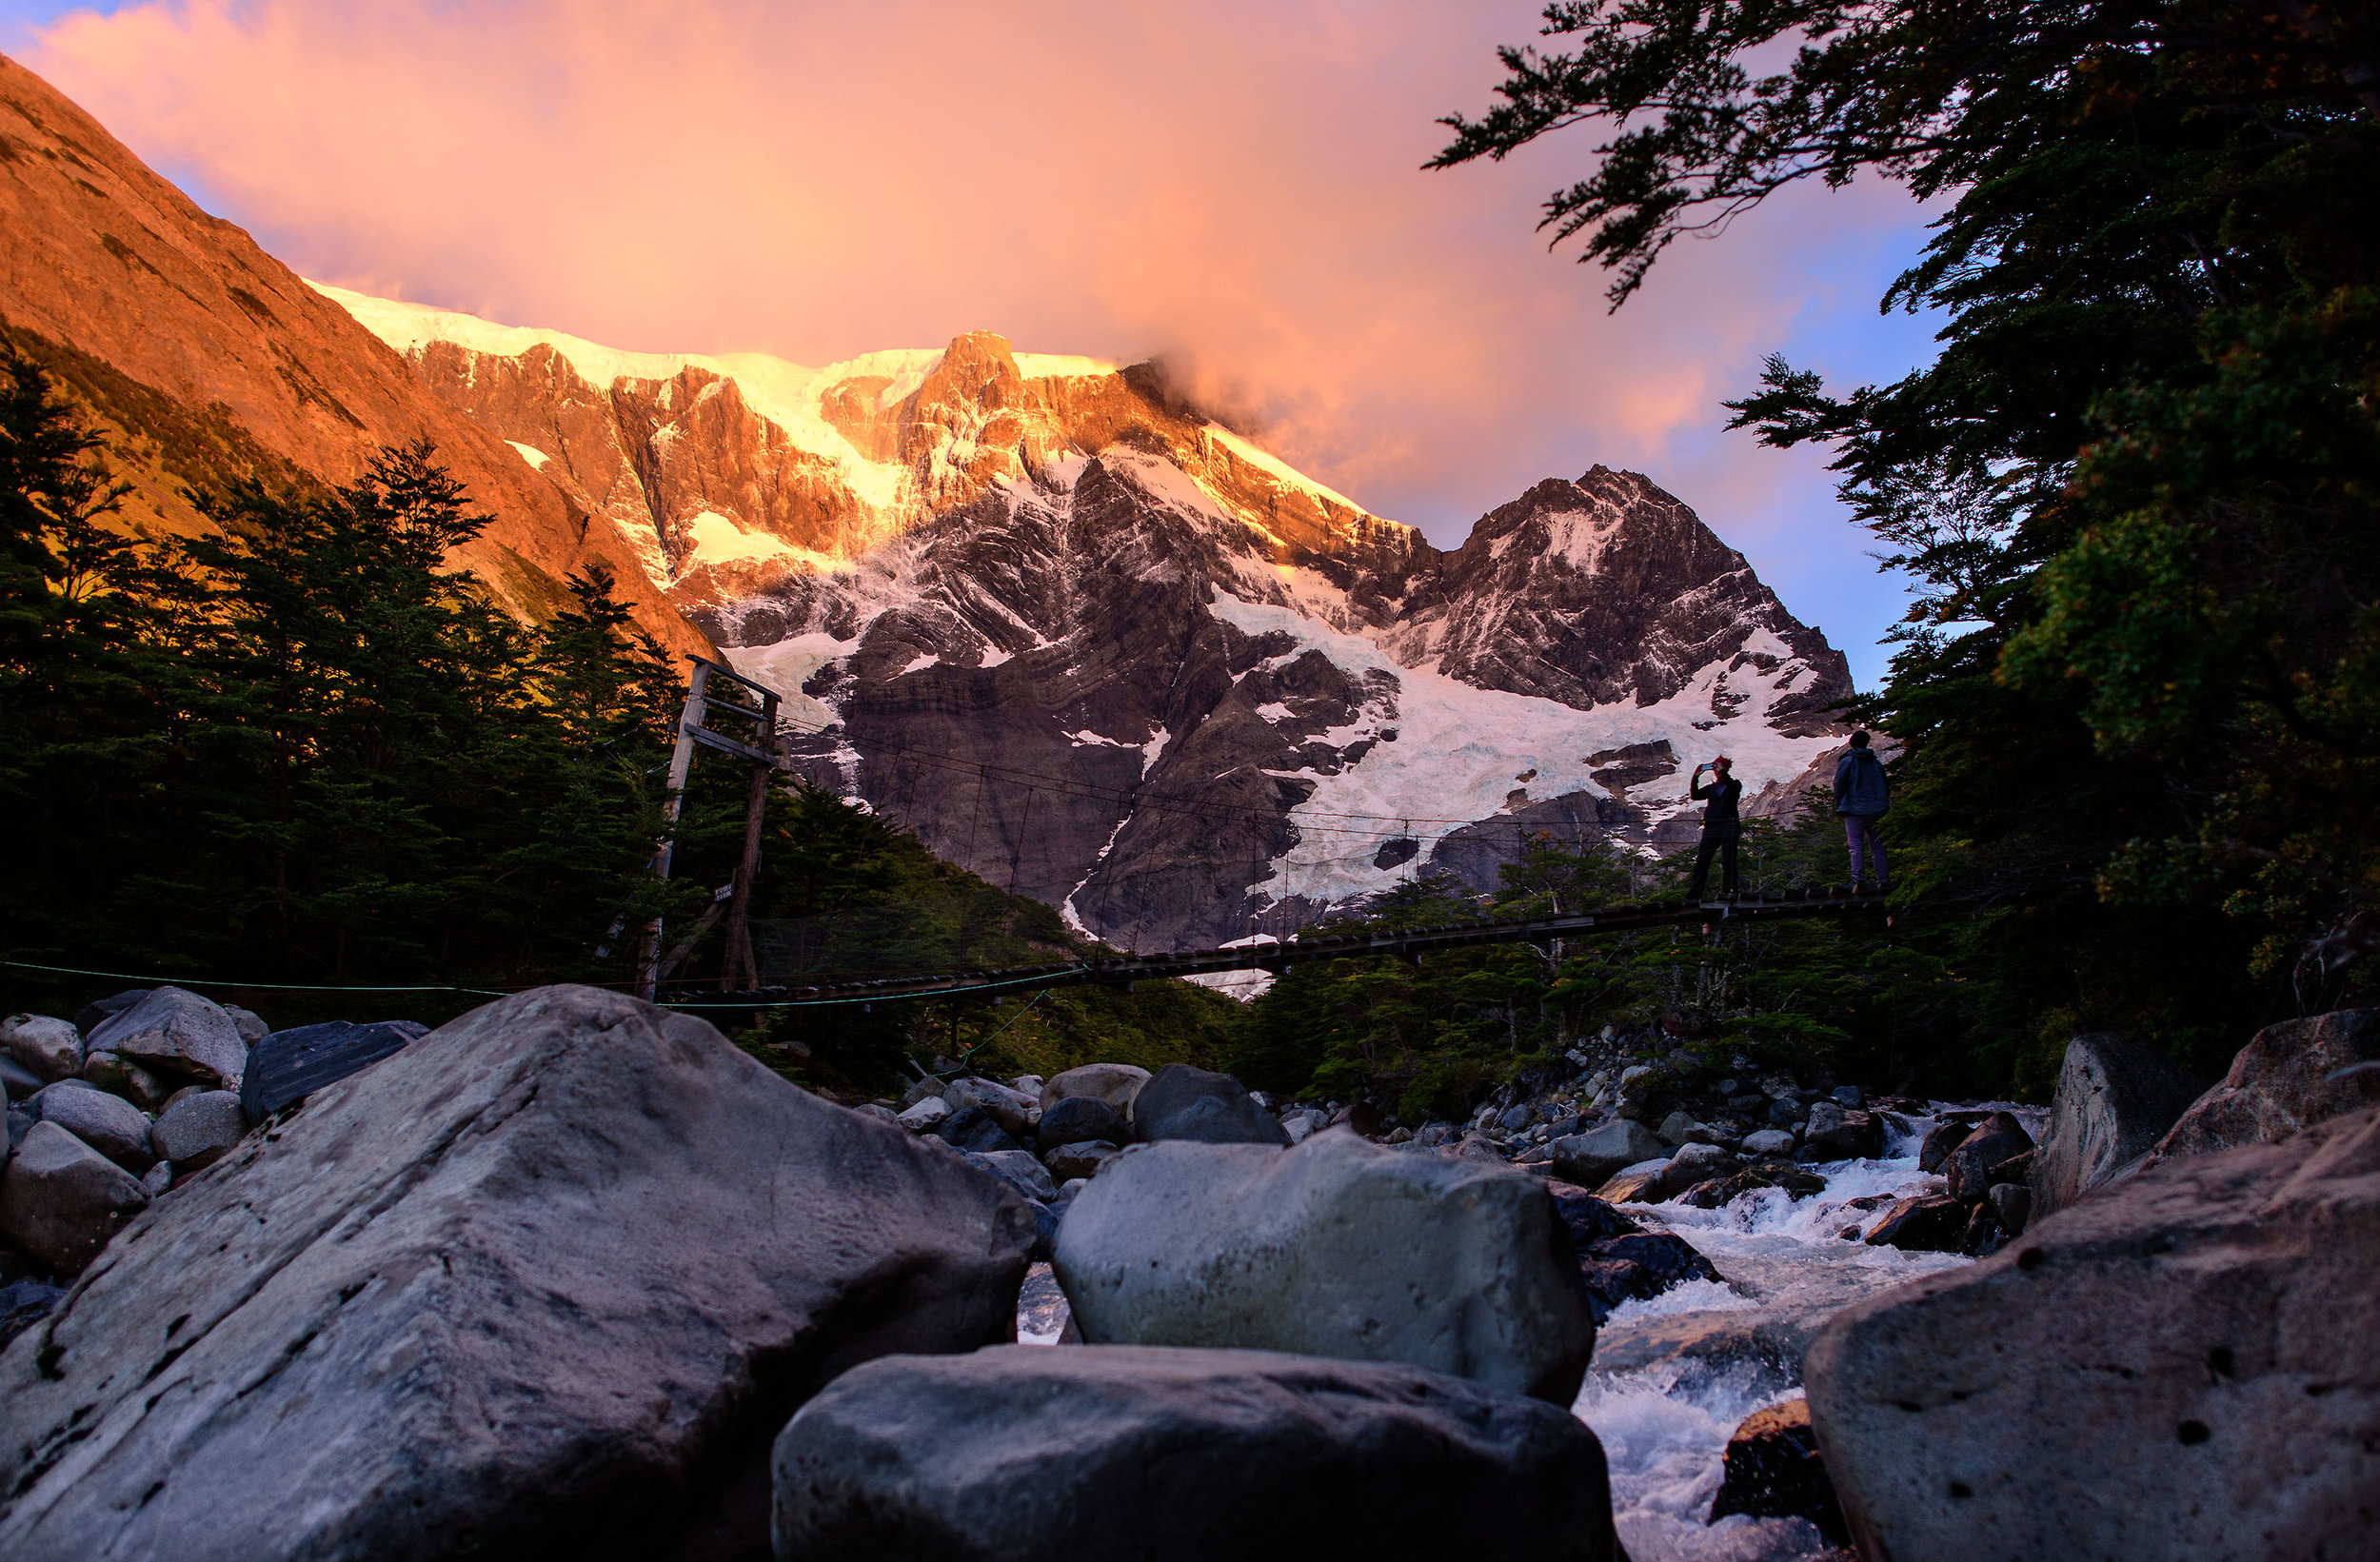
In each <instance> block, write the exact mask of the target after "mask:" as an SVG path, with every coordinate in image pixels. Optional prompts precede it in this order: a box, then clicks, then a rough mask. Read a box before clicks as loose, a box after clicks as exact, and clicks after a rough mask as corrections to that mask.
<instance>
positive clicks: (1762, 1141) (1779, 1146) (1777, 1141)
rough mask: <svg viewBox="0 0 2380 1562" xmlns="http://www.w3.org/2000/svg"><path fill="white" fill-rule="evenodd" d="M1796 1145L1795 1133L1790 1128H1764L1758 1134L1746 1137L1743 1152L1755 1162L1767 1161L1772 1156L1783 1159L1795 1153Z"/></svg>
mask: <svg viewBox="0 0 2380 1562" xmlns="http://www.w3.org/2000/svg"><path fill="white" fill-rule="evenodd" d="M1795 1143H1796V1141H1795V1138H1794V1131H1793V1130H1792V1129H1790V1128H1763V1129H1761V1130H1760V1131H1759V1132H1758V1133H1755V1134H1746V1135H1745V1136H1744V1142H1743V1152H1744V1154H1745V1155H1746V1156H1749V1157H1752V1158H1753V1159H1755V1160H1765V1159H1767V1158H1769V1157H1772V1156H1774V1157H1786V1156H1790V1155H1792V1154H1793V1153H1794V1148H1795Z"/></svg>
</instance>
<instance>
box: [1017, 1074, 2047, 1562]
mask: <svg viewBox="0 0 2380 1562" xmlns="http://www.w3.org/2000/svg"><path fill="white" fill-rule="evenodd" d="M1952 1104H1953V1103H1949V1102H1937V1103H1935V1108H1936V1110H1937V1111H1939V1110H1947V1109H1948V1108H1949V1107H1950V1106H1951V1105H1952ZM1956 1104H1957V1105H1959V1106H1961V1107H1968V1106H1969V1103H1965V1102H1960V1103H1956ZM1982 1105H1983V1106H1984V1107H1985V1108H2001V1109H2005V1110H2008V1111H2012V1112H2013V1113H2015V1114H2016V1116H2017V1117H2018V1118H2019V1119H2020V1120H2021V1121H2022V1122H2023V1123H2024V1125H2025V1129H2026V1131H2027V1132H2028V1133H2030V1134H2032V1135H2033V1137H2035V1138H2036V1139H2038V1138H2039V1137H2040V1135H2041V1130H2042V1128H2043V1126H2044V1121H2045V1119H2046V1117H2047V1116H2048V1114H2047V1113H2046V1112H2045V1111H2044V1110H2043V1109H2041V1108H2038V1107H2020V1106H2014V1105H2012V1104H2010V1103H2008V1102H2003V1101H1993V1102H1985V1103H1982ZM1969 1109H1971V1110H1972V1109H1973V1108H1969ZM1906 1120H1907V1121H1908V1123H1909V1131H1908V1132H1905V1133H1904V1132H1899V1131H1893V1132H1890V1133H1889V1134H1888V1137H1887V1140H1886V1144H1885V1154H1884V1156H1883V1157H1881V1158H1878V1159H1874V1160H1866V1159H1860V1160H1844V1161H1828V1162H1821V1163H1819V1164H1817V1165H1815V1166H1813V1167H1811V1168H1810V1170H1812V1171H1814V1172H1815V1173H1817V1174H1818V1175H1820V1176H1824V1177H1825V1178H1826V1188H1825V1190H1824V1191H1823V1192H1821V1193H1818V1194H1815V1195H1813V1196H1809V1197H1807V1198H1803V1199H1799V1200H1793V1199H1789V1198H1788V1197H1787V1196H1786V1195H1785V1193H1784V1192H1783V1191H1782V1190H1781V1189H1775V1188H1764V1189H1758V1190H1755V1191H1754V1192H1752V1193H1748V1194H1745V1195H1743V1196H1741V1197H1739V1198H1736V1199H1735V1200H1734V1201H1733V1202H1731V1203H1729V1204H1727V1205H1724V1206H1722V1207H1721V1208H1719V1209H1716V1210H1698V1209H1695V1208H1694V1207H1692V1206H1691V1205H1683V1204H1653V1205H1646V1204H1629V1205H1623V1206H1621V1207H1622V1208H1623V1209H1625V1210H1626V1211H1627V1212H1628V1214H1630V1215H1631V1216H1635V1217H1636V1218H1637V1219H1638V1220H1640V1221H1642V1222H1643V1223H1644V1224H1645V1225H1646V1226H1647V1227H1648V1228H1655V1229H1662V1230H1667V1231H1672V1232H1675V1233H1676V1234H1677V1235H1678V1236H1682V1237H1684V1238H1685V1239H1686V1240H1687V1241H1689V1242H1692V1243H1693V1244H1694V1245H1695V1246H1696V1248H1698V1249H1700V1250H1701V1252H1702V1254H1703V1255H1704V1256H1706V1257H1708V1258H1709V1259H1710V1260H1711V1263H1712V1266H1713V1267H1714V1268H1716V1270H1717V1271H1718V1272H1719V1274H1720V1275H1722V1276H1724V1280H1723V1281H1720V1282H1714V1281H1710V1280H1694V1281H1690V1282H1688V1283H1687V1284H1684V1285H1681V1286H1676V1287H1674V1288H1672V1289H1671V1290H1669V1291H1666V1292H1664V1293H1662V1294H1661V1295H1658V1296H1656V1297H1654V1298H1653V1299H1651V1300H1650V1301H1641V1302H1628V1303H1625V1304H1623V1305H1622V1306H1620V1307H1619V1308H1618V1309H1616V1311H1615V1312H1614V1313H1613V1314H1612V1315H1611V1317H1610V1318H1609V1319H1607V1320H1606V1321H1605V1322H1604V1324H1603V1327H1602V1328H1601V1329H1600V1330H1598V1331H1597V1335H1596V1345H1595V1357H1594V1361H1593V1363H1592V1365H1591V1366H1590V1368H1589V1370H1588V1373H1587V1378H1586V1382H1585V1383H1584V1384H1583V1385H1582V1386H1581V1387H1580V1389H1579V1392H1578V1397H1577V1401H1576V1402H1575V1403H1574V1404H1573V1405H1572V1407H1571V1408H1572V1412H1573V1414H1576V1415H1577V1417H1578V1418H1579V1419H1580V1420H1582V1421H1584V1422H1586V1423H1587V1425H1589V1426H1590V1427H1593V1428H1594V1429H1595V1433H1596V1435H1597V1438H1599V1439H1600V1440H1601V1441H1602V1444H1603V1453H1604V1457H1605V1459H1606V1460H1607V1461H1608V1463H1609V1466H1610V1469H1611V1481H1612V1513H1613V1517H1614V1519H1615V1521H1616V1524H1617V1527H1618V1530H1619V1537H1620V1541H1621V1544H1623V1545H1624V1546H1625V1547H1626V1548H1627V1550H1628V1555H1629V1557H1630V1558H1631V1562H1801V1559H1806V1558H1828V1559H1833V1558H1837V1557H1843V1558H1848V1557H1849V1556H1850V1555H1851V1553H1850V1552H1843V1551H1837V1550H1836V1549H1835V1548H1833V1547H1832V1546H1830V1545H1829V1543H1828V1542H1827V1540H1826V1539H1825V1537H1824V1536H1822V1535H1821V1534H1820V1533H1819V1532H1818V1531H1817V1529H1816V1527H1815V1526H1814V1525H1812V1524H1810V1523H1808V1522H1807V1521H1805V1520H1802V1519H1798V1518H1752V1517H1749V1516H1745V1515H1742V1514H1737V1515H1733V1516H1731V1517H1728V1518H1724V1519H1721V1520H1720V1521H1719V1522H1717V1523H1716V1524H1706V1523H1705V1522H1704V1516H1705V1515H1706V1514H1708V1513H1710V1511H1711V1498H1712V1497H1713V1495H1714V1494H1716V1493H1717V1491H1718V1487H1719V1475H1720V1463H1721V1458H1722V1455H1723V1454H1724V1453H1725V1451H1726V1448H1727V1439H1728V1438H1729V1436H1730V1435H1732V1434H1733V1433H1734V1432H1735V1428H1736V1427H1737V1426H1738V1425H1739V1424H1741V1422H1742V1421H1743V1419H1744V1417H1745V1416H1747V1415H1750V1414H1752V1413H1753V1412H1754V1411H1756V1410H1759V1409H1761V1408H1763V1407H1765V1406H1768V1405H1774V1404H1776V1403H1779V1402H1781V1401H1783V1400H1788V1399H1795V1398H1798V1397H1800V1395H1801V1392H1802V1388H1801V1373H1800V1360H1801V1353H1802V1349H1803V1347H1804V1346H1806V1345H1807V1344H1808V1342H1809V1339H1810V1336H1811V1335H1813V1334H1814V1333H1815V1332H1816V1330H1817V1327H1818V1325H1820V1324H1821V1323H1823V1322H1824V1321H1825V1320H1826V1319H1827V1317H1828V1316H1829V1315H1832V1314H1833V1313H1835V1311H1836V1310H1837V1309H1840V1308H1842V1307H1845V1306H1848V1305H1849V1304H1851V1303H1852V1302H1854V1301H1857V1300H1859V1299H1861V1298H1862V1297H1865V1296H1869V1295H1874V1294H1875V1293H1876V1292H1879V1291H1883V1290H1886V1289H1889V1288H1890V1287H1893V1286H1895V1285H1899V1284H1901V1283H1902V1282H1903V1281H1906V1280H1913V1279H1915V1278H1917V1277H1919V1276H1920V1275H1936V1274H1940V1273H1942V1272H1943V1271H1946V1270H1953V1269H1960V1268H1963V1267H1965V1266H1966V1265H1968V1264H1970V1263H1972V1262H1973V1259H1970V1258H1964V1257H1961V1256H1958V1255H1956V1254H1949V1253H1903V1252H1900V1251H1899V1250H1897V1249H1894V1248H1884V1247H1870V1246H1868V1245H1867V1244H1866V1243H1865V1242H1861V1241H1857V1240H1845V1239H1844V1238H1843V1237H1842V1236H1840V1235H1839V1234H1840V1233H1841V1231H1842V1230H1843V1228H1845V1227H1846V1226H1853V1225H1857V1224H1864V1223H1865V1222H1867V1221H1868V1220H1870V1219H1872V1218H1874V1211H1875V1210H1876V1209H1878V1208H1881V1207H1882V1206H1883V1205H1884V1204H1887V1203H1890V1202H1891V1201H1892V1200H1893V1199H1894V1198H1900V1197H1906V1196H1911V1195H1914V1194H1920V1193H1939V1192H1940V1191H1942V1187H1943V1182H1942V1178H1941V1177H1939V1176H1928V1175H1926V1174H1925V1173H1922V1172H1920V1171H1918V1170H1917V1151H1918V1147H1919V1145H1920V1144H1921V1143H1922V1142H1923V1141H1924V1138H1925V1135H1926V1133H1927V1131H1928V1130H1930V1129H1932V1128H1933V1127H1934V1123H1935V1121H1936V1120H1937V1119H1935V1118H1934V1117H1911V1118H1908V1119H1906ZM1888 1121H1889V1119H1888ZM1066 1317H1067V1310H1066V1299H1065V1296H1064V1295H1063V1294H1062V1293H1061V1291H1060V1290H1059V1289H1058V1284H1057V1281H1056V1279H1055V1278H1054V1277H1053V1276H1052V1275H1050V1272H1049V1266H1047V1265H1046V1264H1035V1265H1034V1266H1033V1269H1032V1272H1031V1274H1030V1275H1028V1276H1027V1277H1026V1280H1025V1285H1024V1290H1023V1292H1022V1294H1021V1295H1020V1296H1019V1297H1018V1308H1017V1337H1018V1338H1019V1339H1020V1340H1022V1341H1024V1342H1026V1343H1028V1344H1055V1343H1056V1342H1057V1340H1058V1336H1059V1335H1060V1333H1061V1331H1062V1330H1063V1329H1064V1327H1065V1324H1066Z"/></svg>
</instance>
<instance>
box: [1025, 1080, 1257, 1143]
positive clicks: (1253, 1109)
mask: <svg viewBox="0 0 2380 1562" xmlns="http://www.w3.org/2000/svg"><path fill="white" fill-rule="evenodd" d="M1061 1078H1062V1076H1061ZM1132 1132H1133V1134H1134V1136H1135V1137H1138V1138H1140V1140H1141V1142H1143V1143H1148V1144H1153V1143H1155V1142H1156V1141H1157V1140H1159V1139H1196V1140H1198V1141H1199V1142H1200V1143H1202V1144H1272V1145H1279V1146H1281V1147H1283V1148H1286V1147H1287V1145H1288V1143H1289V1133H1288V1131H1287V1130H1286V1129H1284V1128H1282V1127H1281V1125H1280V1124H1279V1122H1277V1121H1275V1120H1274V1117H1273V1115H1272V1114H1271V1113H1270V1112H1267V1111H1265V1110H1264V1109H1263V1108H1262V1107H1260V1106H1259V1105H1257V1104H1256V1101H1255V1099H1254V1098H1253V1097H1250V1096H1249V1095H1248V1093H1247V1092H1246V1091H1244V1090H1242V1089H1240V1081H1239V1080H1237V1079H1235V1078H1232V1077H1231V1076H1230V1075H1228V1074H1215V1073H1212V1072H1210V1071H1208V1070H1206V1069H1202V1068H1192V1067H1191V1066H1190V1065H1189V1064H1187V1063H1168V1064H1166V1065H1165V1066H1164V1067H1163V1068H1161V1069H1160V1070H1158V1071H1157V1077H1156V1078H1153V1079H1151V1080H1150V1081H1149V1082H1148V1083H1147V1084H1145V1085H1143V1086H1141V1087H1140V1093H1139V1094H1138V1095H1136V1096H1134V1097H1133V1098H1132Z"/></svg>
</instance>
